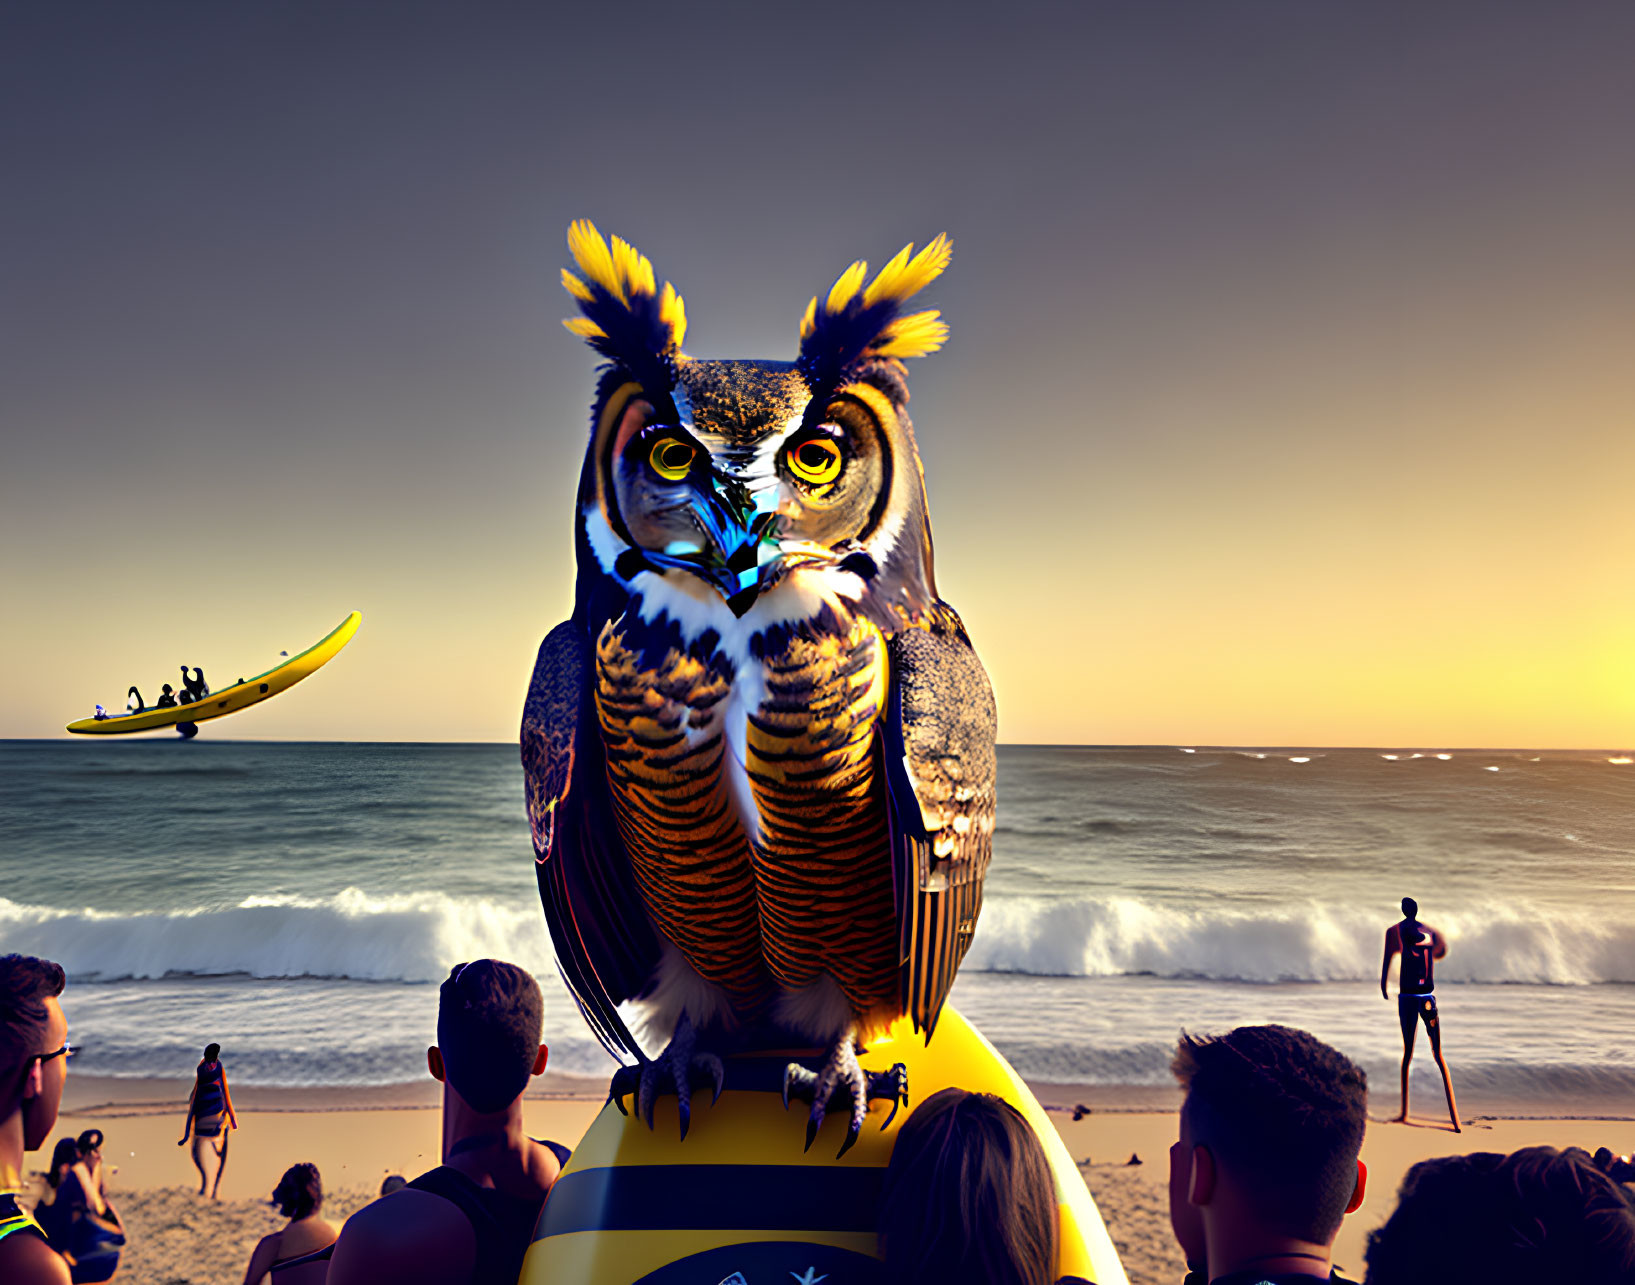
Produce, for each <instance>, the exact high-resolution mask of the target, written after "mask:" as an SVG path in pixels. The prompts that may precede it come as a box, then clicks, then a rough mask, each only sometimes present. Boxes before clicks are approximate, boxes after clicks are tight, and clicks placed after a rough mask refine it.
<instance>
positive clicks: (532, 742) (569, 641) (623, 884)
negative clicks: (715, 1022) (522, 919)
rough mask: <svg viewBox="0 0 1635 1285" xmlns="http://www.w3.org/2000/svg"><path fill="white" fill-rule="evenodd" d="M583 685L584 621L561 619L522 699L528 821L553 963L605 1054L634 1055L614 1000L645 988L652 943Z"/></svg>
mask: <svg viewBox="0 0 1635 1285" xmlns="http://www.w3.org/2000/svg"><path fill="white" fill-rule="evenodd" d="M590 684H591V664H590V656H589V647H588V645H587V644H586V641H585V636H584V631H583V628H582V627H581V626H579V625H577V624H576V623H575V622H574V621H571V620H569V621H566V622H564V623H563V624H560V625H558V626H557V627H556V628H555V629H553V630H551V632H550V633H549V634H547V635H546V637H545V641H544V642H543V643H541V644H540V647H539V658H538V660H536V661H535V663H534V676H533V680H532V682H530V684H529V686H528V699H527V701H526V702H525V703H524V705H523V707H522V775H523V782H524V790H525V792H526V795H527V803H528V825H529V828H530V829H531V830H532V831H533V839H534V863H535V866H534V868H535V873H536V874H537V875H538V878H539V896H540V900H541V901H542V902H544V904H545V922H546V924H547V926H548V927H549V928H550V930H551V943H552V945H553V946H554V947H555V948H556V966H557V971H558V972H560V973H561V974H562V980H563V981H564V982H566V983H567V985H568V989H569V990H570V991H572V992H573V997H574V999H576V1000H577V1001H578V1002H579V1008H580V1011H581V1012H583V1013H584V1015H585V1020H586V1021H587V1022H589V1023H590V1026H591V1029H592V1030H594V1031H595V1032H596V1036H597V1038H598V1039H600V1040H601V1041H602V1043H603V1044H604V1045H605V1046H606V1047H607V1050H608V1052H610V1053H612V1054H613V1055H614V1056H615V1057H621V1056H628V1057H634V1058H637V1059H638V1060H639V1059H640V1058H641V1057H642V1052H641V1049H640V1046H639V1045H638V1044H637V1043H636V1040H635V1038H634V1037H633V1036H632V1035H631V1034H630V1030H629V1028H628V1027H627V1026H626V1025H625V1023H624V1019H623V1018H621V1017H620V1016H619V1012H618V1005H619V1004H620V1003H622V1002H623V1001H625V1000H628V999H635V998H638V997H639V996H640V995H641V994H642V992H643V990H644V989H645V988H646V987H647V985H648V982H649V981H650V979H651V978H652V976H653V970H654V968H655V967H656V966H657V964H658V960H659V946H658V941H657V939H656V938H655V937H654V935H653V928H652V924H651V922H650V921H649V920H648V918H647V914H646V911H645V910H644V909H643V906H642V902H641V897H640V894H639V893H638V892H637V889H636V883H635V878H634V876H633V874H632V873H631V869H630V859H629V857H628V856H627V855H626V854H625V850H624V844H623V843H622V842H621V841H620V839H619V834H618V830H617V828H616V827H615V825H614V821H613V812H612V808H611V806H610V804H609V798H608V787H607V771H606V768H605V766H604V761H603V757H602V741H601V736H600V733H599V731H598V729H597V723H596V718H595V715H594V712H593V710H592V709H591V697H590Z"/></svg>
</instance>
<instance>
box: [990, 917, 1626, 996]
mask: <svg viewBox="0 0 1635 1285" xmlns="http://www.w3.org/2000/svg"><path fill="white" fill-rule="evenodd" d="M1437 927H1438V928H1440V929H1441V930H1442V931H1443V932H1444V933H1445V934H1446V936H1447V938H1448V943H1449V949H1448V955H1447V958H1446V959H1444V960H1441V961H1439V962H1438V963H1437V965H1436V976H1437V977H1438V978H1439V979H1442V980H1446V981H1458V982H1530V983H1535V984H1543V985H1560V986H1578V985H1592V984H1595V983H1598V982H1635V923H1627V922H1616V921H1613V922H1609V921H1606V920H1596V919H1593V918H1591V917H1589V916H1584V915H1573V914H1568V913H1561V912H1551V913H1543V912H1537V913H1529V914H1525V915H1523V914H1517V913H1516V912H1514V911H1512V910H1507V909H1503V908H1484V909H1478V910H1473V911H1469V912H1466V913H1463V914H1457V915H1449V916H1445V917H1442V918H1439V919H1438V921H1437ZM1383 944H1384V924H1383V923H1382V922H1381V919H1380V916H1378V915H1369V914H1364V913H1362V912H1360V911H1357V910H1353V909H1350V908H1347V907H1339V906H1324V905H1320V904H1312V905H1307V906H1303V907H1291V908H1288V909H1286V910H1279V911H1248V910H1198V911H1192V910H1183V909H1178V908H1174V907H1168V906H1153V905H1148V904H1146V903H1144V902H1140V901H1136V900H1133V899H1130V898H1122V897H1112V898H1106V899H1093V898H1080V899H1072V900H1044V899H1031V898H1029V899H1022V898H1016V899H990V900H989V901H988V902H987V904H986V905H984V907H983V910H982V919H981V921H980V923H979V924H978V927H977V934H976V940H975V941H974V942H973V943H972V945H971V950H970V953H969V954H968V955H967V956H966V959H965V964H964V968H965V970H966V971H968V972H994V973H1030V974H1033V975H1036V976H1043V977H1115V976H1120V975H1126V974H1151V975H1154V976H1158V977H1190V978H1203V979H1208V980H1213V981H1245V982H1285V981H1309V982H1327V981H1365V980H1369V979H1371V978H1377V977H1378V976H1379V967H1380V955H1381V950H1382V947H1383Z"/></svg>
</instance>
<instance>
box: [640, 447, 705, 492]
mask: <svg viewBox="0 0 1635 1285" xmlns="http://www.w3.org/2000/svg"><path fill="white" fill-rule="evenodd" d="M697 458H698V448H697V447H696V446H694V445H693V444H692V443H691V442H684V441H682V440H681V439H680V438H679V437H661V438H659V440H658V441H656V442H654V443H653V449H652V450H651V451H650V452H649V453H648V456H647V462H648V463H649V464H651V465H652V466H653V472H655V473H657V474H658V475H659V476H660V477H662V478H663V479H664V480H665V481H666V482H680V481H681V480H682V479H684V478H685V477H686V476H687V474H688V473H689V472H691V471H692V467H693V461H694V460H696V459H697Z"/></svg>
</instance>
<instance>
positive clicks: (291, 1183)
mask: <svg viewBox="0 0 1635 1285" xmlns="http://www.w3.org/2000/svg"><path fill="white" fill-rule="evenodd" d="M272 1203H273V1204H274V1205H276V1206H277V1207H278V1212H279V1213H280V1214H281V1215H283V1216H284V1217H285V1218H288V1219H289V1222H287V1223H286V1224H285V1225H284V1229H283V1230H282V1231H275V1232H273V1234H272V1235H270V1236H263V1237H262V1238H261V1243H260V1244H258V1245H257V1246H256V1247H255V1252H254V1253H252V1254H251V1255H250V1265H249V1266H248V1267H247V1268H245V1271H244V1285H260V1282H262V1281H264V1280H267V1279H268V1276H269V1274H270V1276H271V1282H272V1285H323V1280H324V1276H325V1275H326V1274H327V1273H328V1271H329V1262H328V1258H327V1256H326V1257H324V1258H318V1259H310V1258H309V1255H312V1254H316V1253H317V1252H318V1251H319V1250H322V1249H328V1248H329V1247H330V1246H331V1245H333V1244H334V1243H335V1238H336V1237H337V1236H339V1235H340V1232H339V1231H338V1230H337V1229H336V1228H335V1225H334V1224H333V1223H331V1222H328V1221H327V1220H325V1219H323V1218H321V1217H319V1215H318V1211H319V1210H320V1209H322V1208H323V1207H324V1185H323V1181H322V1179H320V1178H319V1176H318V1166H317V1165H310V1164H299V1165H291V1166H290V1167H289V1168H288V1169H286V1170H284V1176H283V1177H282V1178H280V1179H279V1180H278V1186H276V1187H274V1188H273V1194H272ZM300 1260H307V1261H300Z"/></svg>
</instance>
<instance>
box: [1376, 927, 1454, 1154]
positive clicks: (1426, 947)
mask: <svg viewBox="0 0 1635 1285" xmlns="http://www.w3.org/2000/svg"><path fill="white" fill-rule="evenodd" d="M1447 953H1448V943H1447V941H1446V940H1445V939H1444V938H1443V936H1442V934H1441V933H1439V932H1437V931H1436V929H1434V928H1432V927H1431V926H1430V925H1429V924H1422V923H1420V922H1419V903H1418V902H1417V901H1415V900H1414V899H1413V898H1412V897H1404V898H1403V899H1402V922H1401V923H1396V924H1392V925H1391V926H1390V927H1389V928H1387V929H1386V930H1385V960H1384V962H1383V963H1381V964H1380V998H1381V999H1387V1000H1388V999H1390V998H1391V996H1390V995H1389V994H1388V993H1387V991H1386V989H1385V986H1386V983H1387V982H1388V981H1389V980H1390V977H1391V958H1392V956H1394V955H1398V954H1400V955H1401V956H1402V967H1401V969H1400V970H1399V971H1398V973H1397V1021H1398V1022H1399V1023H1400V1024H1401V1026H1402V1111H1401V1113H1400V1114H1399V1115H1395V1116H1393V1117H1392V1119H1393V1120H1394V1121H1396V1122H1398V1123H1401V1124H1406V1123H1407V1121H1408V1063H1410V1062H1411V1061H1413V1058H1414V1037H1415V1036H1417V1035H1418V1034H1419V1023H1420V1022H1424V1023H1425V1034H1427V1035H1428V1036H1430V1039H1431V1056H1432V1057H1433V1058H1435V1059H1436V1066H1437V1069H1438V1070H1439V1071H1441V1072H1442V1088H1443V1091H1444V1092H1446V1093H1447V1095H1448V1119H1450V1120H1452V1121H1453V1131H1454V1132H1455V1133H1462V1132H1464V1130H1462V1129H1461V1128H1460V1127H1459V1108H1458V1106H1457V1105H1456V1104H1455V1103H1454V1100H1453V1077H1452V1076H1451V1075H1449V1074H1448V1064H1447V1062H1446V1061H1445V1060H1444V1059H1443V1057H1442V1019H1441V1017H1440V1016H1438V1014H1437V1011H1436V996H1435V995H1434V994H1432V992H1433V991H1434V990H1435V989H1436V983H1435V981H1434V979H1433V978H1432V976H1431V972H1432V966H1433V964H1434V962H1435V961H1436V960H1438V959H1441V958H1442V957H1443V956H1444V955H1446V954H1447Z"/></svg>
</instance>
